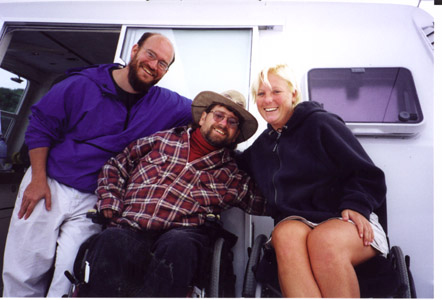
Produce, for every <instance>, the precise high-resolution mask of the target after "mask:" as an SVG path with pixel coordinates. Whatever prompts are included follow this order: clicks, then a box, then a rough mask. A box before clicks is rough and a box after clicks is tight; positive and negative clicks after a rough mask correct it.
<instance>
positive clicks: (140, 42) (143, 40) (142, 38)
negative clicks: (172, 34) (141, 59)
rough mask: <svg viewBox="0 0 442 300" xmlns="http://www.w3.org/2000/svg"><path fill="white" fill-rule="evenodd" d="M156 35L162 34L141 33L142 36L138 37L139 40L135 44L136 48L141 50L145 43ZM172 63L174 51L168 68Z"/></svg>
mask: <svg viewBox="0 0 442 300" xmlns="http://www.w3.org/2000/svg"><path fill="white" fill-rule="evenodd" d="M156 35H161V36H163V35H162V34H160V33H157V32H145V33H143V35H142V36H141V37H140V39H139V40H138V42H137V44H138V47H140V48H141V47H142V46H143V44H144V42H145V41H147V40H148V39H149V38H151V37H153V36H156ZM174 61H175V51H174V52H173V57H172V61H171V62H170V64H169V67H170V66H171V65H172V64H173V62H174Z"/></svg>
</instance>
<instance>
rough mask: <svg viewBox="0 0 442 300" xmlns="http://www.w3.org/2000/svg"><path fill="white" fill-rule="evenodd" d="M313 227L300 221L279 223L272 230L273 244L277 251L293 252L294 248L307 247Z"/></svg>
mask: <svg viewBox="0 0 442 300" xmlns="http://www.w3.org/2000/svg"><path fill="white" fill-rule="evenodd" d="M310 231H311V229H310V228H309V227H308V226H307V225H305V224H303V223H301V222H299V221H285V222H282V223H279V224H278V225H277V226H276V227H275V229H274V230H273V232H272V245H273V247H274V248H275V250H276V251H277V252H280V253H282V252H285V251H289V252H292V251H293V250H294V248H296V247H299V246H302V247H305V243H306V239H307V236H308V234H309V232H310Z"/></svg>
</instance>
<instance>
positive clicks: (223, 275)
mask: <svg viewBox="0 0 442 300" xmlns="http://www.w3.org/2000/svg"><path fill="white" fill-rule="evenodd" d="M87 217H88V218H91V219H92V222H94V223H98V224H102V225H103V227H105V225H104V224H105V220H104V217H102V216H101V215H100V214H98V213H97V212H96V211H95V210H93V211H90V212H89V213H88V214H87ZM203 226H210V227H212V228H213V229H215V230H216V231H217V233H218V237H217V238H216V239H215V241H214V243H213V247H212V249H211V253H210V255H208V257H207V259H206V260H205V263H203V267H202V268H201V269H200V270H199V271H198V274H196V276H195V278H194V280H193V281H194V282H193V285H192V286H191V287H189V295H188V296H189V297H192V298H206V297H208V298H222V297H229V298H233V297H235V282H236V275H235V274H234V271H233V251H232V248H233V246H234V245H235V244H236V241H237V239H238V237H237V236H236V235H234V234H233V233H231V232H229V231H227V230H225V229H223V228H222V223H221V221H220V218H219V216H215V215H209V216H207V218H206V224H205V225H203ZM95 236H96V235H93V236H91V237H89V238H88V239H87V240H86V241H85V242H84V243H83V244H82V245H81V246H80V248H79V250H78V253H77V257H76V259H75V263H74V268H73V271H74V274H71V273H70V272H69V271H65V276H66V277H67V278H68V279H69V280H70V282H71V283H72V285H71V288H70V290H69V293H68V294H67V295H66V297H77V296H78V295H77V294H78V290H79V289H80V288H81V286H82V285H85V284H87V283H88V281H89V272H90V264H89V262H88V260H87V257H88V251H89V244H90V242H91V241H92V240H93V239H94V238H95Z"/></svg>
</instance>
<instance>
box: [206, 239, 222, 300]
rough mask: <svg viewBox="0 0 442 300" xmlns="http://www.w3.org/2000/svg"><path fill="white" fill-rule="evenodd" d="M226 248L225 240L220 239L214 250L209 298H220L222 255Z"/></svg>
mask: <svg viewBox="0 0 442 300" xmlns="http://www.w3.org/2000/svg"><path fill="white" fill-rule="evenodd" d="M223 247H224V239H223V238H218V239H217V240H216V242H215V246H214V248H213V256H212V267H211V276H210V286H209V293H208V296H209V298H219V297H220V296H219V285H220V274H221V255H222V252H223Z"/></svg>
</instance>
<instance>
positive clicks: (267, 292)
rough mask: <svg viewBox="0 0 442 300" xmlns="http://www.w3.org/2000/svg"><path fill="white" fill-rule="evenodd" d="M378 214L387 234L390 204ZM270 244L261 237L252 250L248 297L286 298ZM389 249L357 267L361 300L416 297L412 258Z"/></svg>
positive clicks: (246, 278)
mask: <svg viewBox="0 0 442 300" xmlns="http://www.w3.org/2000/svg"><path fill="white" fill-rule="evenodd" d="M376 213H377V215H378V217H379V220H380V223H381V225H382V226H383V228H384V230H385V232H386V233H387V216H386V204H384V205H383V206H382V207H381V208H380V209H379V210H377V211H376ZM266 241H267V236H265V235H263V234H261V235H258V236H257V237H256V238H255V240H254V242H253V245H252V247H251V248H249V260H248V262H247V267H246V271H245V274H244V284H243V290H242V296H243V297H245V298H255V297H256V298H261V297H262V298H267V297H269V298H275V297H282V293H281V289H280V287H279V281H278V266H277V262H276V255H275V253H274V250H273V248H271V247H266V246H264V244H265V243H266ZM389 250H390V251H389V253H388V255H387V258H385V257H383V256H379V255H378V256H375V257H373V258H372V259H370V260H368V261H367V262H364V263H362V264H360V265H358V266H356V267H355V271H356V275H357V277H358V281H359V287H360V292H361V298H416V288H415V285H414V280H413V276H412V274H411V270H410V256H408V255H404V254H403V252H402V250H401V248H400V247H399V246H393V247H391V248H389Z"/></svg>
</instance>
